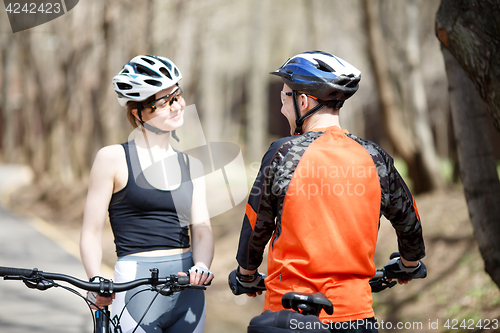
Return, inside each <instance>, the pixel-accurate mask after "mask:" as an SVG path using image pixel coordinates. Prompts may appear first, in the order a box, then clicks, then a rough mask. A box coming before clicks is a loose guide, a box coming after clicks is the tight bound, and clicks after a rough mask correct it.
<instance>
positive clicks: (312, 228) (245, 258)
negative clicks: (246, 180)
mask: <svg viewBox="0 0 500 333" xmlns="http://www.w3.org/2000/svg"><path fill="white" fill-rule="evenodd" d="M270 74H272V75H277V76H279V77H281V79H282V80H283V82H284V85H283V90H282V92H281V99H282V104H283V105H282V108H281V113H282V114H283V115H284V116H285V117H286V118H287V119H288V121H289V123H290V130H291V133H294V134H295V135H294V136H290V137H286V138H282V139H279V140H277V141H275V142H273V143H272V144H271V146H270V148H269V150H268V152H267V153H266V154H265V156H264V158H263V160H262V165H261V169H260V171H259V174H258V176H257V179H256V181H255V183H254V186H253V188H252V191H251V193H250V197H249V200H248V204H247V208H246V215H245V218H244V221H243V226H242V229H241V235H240V242H239V248H238V253H237V261H238V264H239V267H238V269H237V270H236V279H237V283H239V284H240V285H242V286H245V287H252V286H257V285H259V282H260V280H261V279H262V278H263V277H264V275H263V274H262V273H259V272H258V271H257V268H258V267H259V266H260V264H261V263H262V258H263V253H264V248H265V246H266V245H267V243H268V242H269V250H268V251H269V253H268V263H267V269H268V276H267V277H266V278H265V286H266V289H267V293H266V296H265V305H264V309H265V310H272V311H279V310H283V307H282V305H281V297H282V296H283V295H284V294H285V293H287V292H289V291H295V292H308V293H316V292H321V293H323V294H325V295H326V297H327V298H328V299H329V300H330V301H331V302H332V303H333V306H334V312H333V314H332V315H326V314H324V313H323V314H322V315H320V319H321V320H322V322H323V323H345V322H352V321H357V323H358V324H357V326H356V328H357V329H359V330H358V331H349V332H377V330H376V329H375V328H373V330H370V329H369V328H370V327H373V326H374V325H373V323H374V322H375V319H374V318H373V317H374V312H373V309H372V296H371V289H370V286H369V284H368V281H369V280H370V278H371V277H372V276H373V275H374V274H375V266H374V263H373V255H374V252H375V246H376V243H377V235H378V227H379V219H380V216H381V215H382V214H383V215H384V216H385V217H387V218H388V219H389V220H390V221H391V223H392V225H393V227H394V228H395V230H396V234H397V237H398V245H399V251H400V253H401V258H398V259H395V260H393V261H392V262H390V264H388V265H387V266H386V269H389V270H393V271H395V272H404V273H408V274H410V276H411V274H417V273H418V272H419V271H420V270H422V269H423V264H422V263H421V262H420V261H419V259H421V258H423V257H424V256H425V248H424V242H423V238H422V229H421V224H420V219H419V216H418V211H417V207H416V205H415V202H414V199H413V197H412V195H411V194H410V191H409V190H408V188H407V187H406V185H405V183H404V181H403V179H402V178H401V176H400V175H399V174H398V172H397V170H396V169H395V168H394V164H393V159H392V158H391V157H390V156H389V155H388V154H387V153H386V152H385V151H384V150H382V148H380V147H379V146H378V145H376V144H375V143H373V142H370V141H366V140H362V139H360V138H358V137H356V136H354V135H352V134H349V133H348V132H347V131H346V130H343V129H341V127H340V123H339V109H340V108H341V107H342V105H343V103H344V101H345V100H346V99H348V98H349V97H351V96H352V95H353V94H354V93H355V92H356V91H357V89H358V87H359V85H358V83H359V81H360V79H361V73H360V71H359V70H357V69H356V68H355V67H353V66H352V65H350V64H349V63H347V62H346V61H344V60H342V59H340V58H338V57H335V56H333V55H331V54H328V53H325V52H319V51H311V52H305V53H301V54H298V55H296V56H294V57H292V58H291V59H289V60H288V61H287V62H285V64H284V65H283V66H281V67H280V68H279V69H278V70H276V71H274V72H272V73H270ZM407 281H408V280H402V281H400V282H403V283H406V282H407ZM259 294H260V292H259ZM249 296H255V294H250V295H249ZM359 323H363V324H362V325H360V324H359ZM330 327H345V325H344V326H342V325H336V326H335V325H331V326H330ZM350 328H352V326H350ZM333 331H335V332H341V331H342V330H334V329H332V332H333Z"/></svg>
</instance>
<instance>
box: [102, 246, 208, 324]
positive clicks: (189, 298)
mask: <svg viewBox="0 0 500 333" xmlns="http://www.w3.org/2000/svg"><path fill="white" fill-rule="evenodd" d="M191 266H193V259H192V254H191V251H188V252H185V253H182V254H176V255H172V256H165V257H140V256H124V257H120V258H118V261H117V262H116V265H115V282H127V281H131V280H134V279H138V278H147V277H151V272H150V271H149V270H150V269H151V268H158V269H159V271H160V274H159V275H160V277H165V276H169V275H170V274H177V272H187V270H188V269H189V268H190V267H191ZM144 289H148V288H147V286H142V287H138V288H135V289H132V290H130V291H127V292H124V293H117V294H116V299H115V300H114V301H113V306H112V310H111V315H112V317H114V316H115V315H120V312H121V311H122V309H123V307H124V305H125V304H127V302H129V301H130V303H128V304H127V306H126V309H125V311H124V312H123V315H122V317H121V319H120V323H121V328H122V330H123V333H131V332H132V331H133V330H134V328H135V327H136V325H137V322H138V321H139V320H140V319H141V318H142V316H143V314H144V312H145V311H146V309H147V307H148V305H149V304H150V303H151V301H152V300H153V298H154V297H155V295H156V292H151V291H143V292H141V293H139V294H137V295H136V296H134V297H133V298H132V296H133V295H134V294H135V293H136V292H137V291H140V290H144ZM204 326H205V295H204V292H203V290H193V289H186V290H184V291H181V292H179V293H175V294H174V295H172V296H162V295H158V296H157V297H156V299H155V301H154V303H153V305H152V306H151V308H150V309H149V311H148V313H147V314H146V316H145V317H144V319H143V320H142V322H141V324H140V327H139V328H138V329H137V330H136V332H137V333H150V332H156V333H158V332H162V333H173V332H185V333H200V332H203V331H204Z"/></svg>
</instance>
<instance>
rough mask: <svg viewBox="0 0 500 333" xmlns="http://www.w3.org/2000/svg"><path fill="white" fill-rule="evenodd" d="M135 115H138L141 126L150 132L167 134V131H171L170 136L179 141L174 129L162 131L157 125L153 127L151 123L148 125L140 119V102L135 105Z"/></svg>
mask: <svg viewBox="0 0 500 333" xmlns="http://www.w3.org/2000/svg"><path fill="white" fill-rule="evenodd" d="M137 115H138V116H139V121H140V122H141V125H142V127H144V128H145V129H147V130H148V131H150V132H153V133H155V134H167V133H172V134H171V135H172V137H173V138H174V139H175V140H176V141H177V142H179V141H180V139H179V137H178V136H177V134H176V133H175V130H173V131H164V130H161V129H159V128H158V127H154V126H153V125H150V124H148V123H146V122H144V120H142V104H141V103H138V105H137Z"/></svg>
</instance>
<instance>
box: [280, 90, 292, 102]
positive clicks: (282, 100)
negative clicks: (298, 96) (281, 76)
mask: <svg viewBox="0 0 500 333" xmlns="http://www.w3.org/2000/svg"><path fill="white" fill-rule="evenodd" d="M292 95H293V94H292V92H285V91H283V90H282V91H281V104H285V99H286V96H292Z"/></svg>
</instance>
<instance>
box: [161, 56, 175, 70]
mask: <svg viewBox="0 0 500 333" xmlns="http://www.w3.org/2000/svg"><path fill="white" fill-rule="evenodd" d="M158 60H160V61H161V62H162V63H164V64H165V66H167V68H168V70H171V69H172V64H171V63H169V62H168V61H166V60H163V59H161V58H158Z"/></svg>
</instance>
